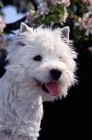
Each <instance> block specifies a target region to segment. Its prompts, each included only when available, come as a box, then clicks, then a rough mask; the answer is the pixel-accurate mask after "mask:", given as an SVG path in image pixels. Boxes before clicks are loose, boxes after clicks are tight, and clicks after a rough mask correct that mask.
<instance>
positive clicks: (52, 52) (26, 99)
mask: <svg viewBox="0 0 92 140" xmlns="http://www.w3.org/2000/svg"><path fill="white" fill-rule="evenodd" d="M71 44H72V43H71V42H70V41H69V28H68V27H64V28H62V29H54V30H51V29H50V28H44V29H43V28H42V27H38V28H36V29H33V28H29V27H28V26H27V25H25V24H24V23H21V26H20V30H19V32H18V34H17V35H16V37H15V40H14V44H13V49H12V50H11V52H10V53H9V54H8V56H7V59H8V60H9V65H8V66H7V67H6V70H7V71H6V73H5V75H4V76H3V77H2V78H1V79H0V140H37V137H38V136H39V130H40V123H41V119H42V116H43V105H42V102H43V101H53V100H55V99H57V98H58V97H60V98H61V97H63V96H64V97H65V96H66V95H67V91H68V89H69V87H70V86H71V85H73V84H74V83H75V81H76V80H75V68H76V64H75V61H74V59H75V58H76V53H75V51H74V50H73V48H72V46H71Z"/></svg>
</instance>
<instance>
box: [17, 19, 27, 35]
mask: <svg viewBox="0 0 92 140" xmlns="http://www.w3.org/2000/svg"><path fill="white" fill-rule="evenodd" d="M29 30H30V29H29V27H28V26H27V25H26V24H25V23H23V22H21V25H20V29H19V31H18V34H17V36H19V35H20V34H21V33H24V32H28V31H29Z"/></svg>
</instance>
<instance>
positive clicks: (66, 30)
mask: <svg viewBox="0 0 92 140" xmlns="http://www.w3.org/2000/svg"><path fill="white" fill-rule="evenodd" d="M61 33H62V34H61V35H62V36H63V37H64V38H66V39H69V33H70V28H69V26H66V27H63V28H62V29H61Z"/></svg>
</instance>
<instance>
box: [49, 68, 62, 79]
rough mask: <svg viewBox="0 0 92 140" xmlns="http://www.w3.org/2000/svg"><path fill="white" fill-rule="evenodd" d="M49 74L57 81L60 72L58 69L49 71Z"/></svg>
mask: <svg viewBox="0 0 92 140" xmlns="http://www.w3.org/2000/svg"><path fill="white" fill-rule="evenodd" d="M50 74H51V76H52V78H53V79H54V80H58V79H59V78H60V77H61V74H62V72H61V71H60V70H58V69H52V70H50Z"/></svg>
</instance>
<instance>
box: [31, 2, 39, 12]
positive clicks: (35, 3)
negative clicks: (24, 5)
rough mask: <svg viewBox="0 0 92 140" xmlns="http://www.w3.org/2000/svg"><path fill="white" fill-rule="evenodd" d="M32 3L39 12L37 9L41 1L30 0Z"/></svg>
mask: <svg viewBox="0 0 92 140" xmlns="http://www.w3.org/2000/svg"><path fill="white" fill-rule="evenodd" d="M30 2H31V3H32V4H33V6H34V8H35V10H37V7H38V6H39V5H40V3H41V2H40V0H30Z"/></svg>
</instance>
